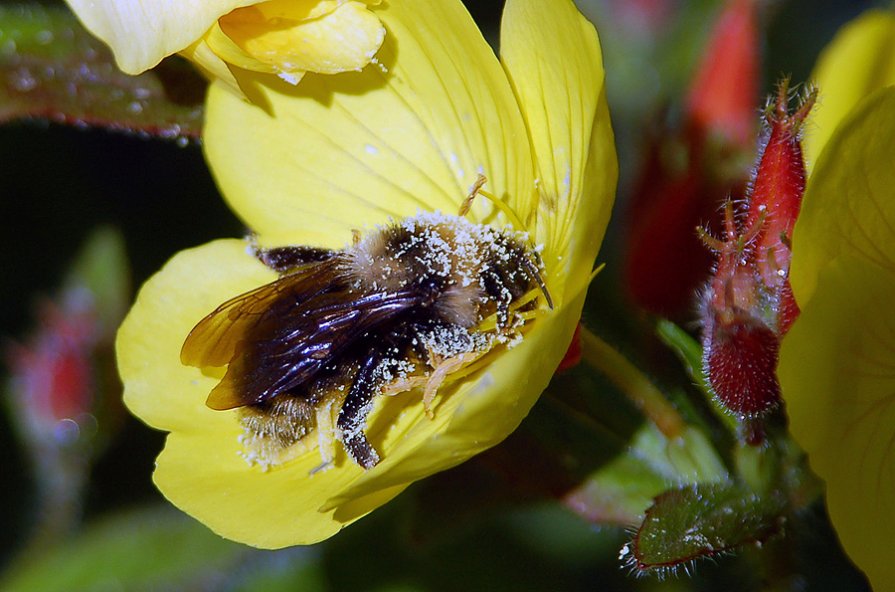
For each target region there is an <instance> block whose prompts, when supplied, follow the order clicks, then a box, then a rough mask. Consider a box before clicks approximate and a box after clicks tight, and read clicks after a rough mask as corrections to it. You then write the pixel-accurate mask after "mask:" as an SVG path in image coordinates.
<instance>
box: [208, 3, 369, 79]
mask: <svg viewBox="0 0 895 592" xmlns="http://www.w3.org/2000/svg"><path fill="white" fill-rule="evenodd" d="M319 4H320V3H318V2H316V1H314V0H304V1H299V2H296V1H295V0H273V1H270V2H263V3H261V4H257V5H255V6H250V7H246V8H242V9H240V10H236V11H233V12H232V13H230V14H228V15H226V16H224V17H222V18H221V19H220V21H219V25H220V27H219V29H218V28H217V27H216V28H215V29H214V31H218V30H219V31H221V33H222V34H223V36H226V38H227V39H229V40H231V41H232V46H233V48H236V49H237V50H239V51H238V52H233V51H232V48H230V46H229V45H223V46H220V47H219V46H217V45H215V44H214V43H212V41H213V40H219V39H220V37H221V36H217V35H210V36H209V38H208V41H209V43H210V44H211V45H212V48H213V49H214V50H215V52H216V53H218V54H219V55H221V57H223V58H224V60H225V61H227V62H230V63H232V64H234V65H237V66H239V67H241V68H246V69H251V70H256V71H260V72H275V73H280V74H283V75H295V76H298V77H300V75H301V73H303V72H306V71H309V72H319V73H323V74H335V73H338V72H345V71H348V70H360V69H361V68H363V67H364V66H366V65H367V64H369V63H370V60H371V59H372V58H373V56H374V55H375V54H376V51H377V50H378V49H379V46H380V45H381V44H382V39H383V37H384V36H385V29H384V28H383V27H382V25H381V23H380V22H379V19H378V18H377V17H376V15H374V14H373V13H372V12H370V11H369V10H367V7H366V5H365V4H363V3H361V2H347V3H344V4H341V5H338V6H335V7H333V9H332V10H331V11H330V12H329V13H327V14H325V15H321V16H316V17H313V18H309V14H310V13H312V12H313V10H314V9H315V8H316V7H318V6H319ZM223 52H228V53H227V54H226V55H225V54H224V53H223Z"/></svg>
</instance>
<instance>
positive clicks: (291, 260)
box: [249, 236, 335, 273]
mask: <svg viewBox="0 0 895 592" xmlns="http://www.w3.org/2000/svg"><path fill="white" fill-rule="evenodd" d="M249 245H250V248H251V250H252V254H253V255H255V257H256V258H257V259H258V260H259V261H261V263H263V264H264V265H266V266H268V267H269V268H271V269H272V270H274V271H276V272H277V273H284V272H287V271H290V270H292V269H295V268H296V267H301V266H302V265H308V264H310V263H320V262H321V261H326V260H328V259H330V258H332V257H333V255H335V251H332V250H330V249H320V248H318V247H306V246H302V245H296V246H289V247H274V248H272V249H263V248H261V247H259V246H258V245H257V244H256V243H255V240H254V237H253V236H250V237H249Z"/></svg>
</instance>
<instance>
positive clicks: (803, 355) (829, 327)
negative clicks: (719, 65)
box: [779, 12, 895, 590]
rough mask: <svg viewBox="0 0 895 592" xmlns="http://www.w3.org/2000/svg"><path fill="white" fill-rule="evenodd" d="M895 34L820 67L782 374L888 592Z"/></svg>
mask: <svg viewBox="0 0 895 592" xmlns="http://www.w3.org/2000/svg"><path fill="white" fill-rule="evenodd" d="M883 31H888V33H886V34H885V35H886V36H885V38H883V37H881V35H882V32H883ZM893 32H895V18H893V16H892V15H891V14H886V13H881V12H874V13H871V14H869V15H866V16H864V17H861V18H860V19H858V20H857V22H856V23H854V24H851V25H849V26H847V27H846V28H845V30H844V32H843V33H841V34H840V35H839V36H838V37H837V39H836V40H835V41H834V43H833V44H832V45H831V47H830V48H829V49H828V50H826V52H825V54H824V56H823V59H822V60H821V62H820V64H819V67H818V71H817V78H818V81H819V88H820V92H821V103H822V104H823V108H822V110H821V111H820V113H819V116H818V118H817V119H816V120H815V124H814V125H815V126H816V131H815V134H816V135H815V140H814V141H815V147H814V148H813V150H814V154H816V155H818V156H817V159H816V163H815V166H814V169H813V172H812V174H811V176H810V178H809V181H808V186H807V189H806V193H805V198H804V202H803V205H802V211H801V214H800V215H799V221H798V223H797V224H796V227H795V230H794V232H793V241H794V243H793V249H792V252H793V259H792V265H791V268H790V281H791V283H792V287H793V291H794V293H795V296H796V300H797V301H798V302H799V304H800V306H801V307H802V313H801V316H800V317H799V319H798V320H797V322H796V323H795V325H794V327H793V329H792V331H790V333H789V334H788V335H787V337H786V338H785V339H784V342H783V347H782V350H781V354H780V366H779V376H780V382H781V385H782V387H783V396H784V398H785V400H786V403H787V410H788V413H789V416H790V421H791V430H792V433H793V435H794V436H795V437H796V439H797V440H798V441H799V443H800V444H801V445H802V446H803V447H804V448H805V450H806V451H807V452H808V455H809V461H810V463H811V466H812V468H813V469H814V470H815V471H816V472H817V473H818V474H819V475H820V476H821V477H822V478H823V479H824V480H825V481H826V484H827V491H826V498H827V507H828V510H829V514H830V518H831V520H832V522H833V524H834V526H835V527H836V531H837V533H838V534H839V538H840V540H841V542H842V545H843V547H844V548H845V550H846V551H847V552H848V554H849V556H850V557H851V558H852V560H853V561H854V562H855V563H856V564H857V565H858V566H859V567H860V568H861V569H863V570H864V571H865V573H866V574H867V576H868V577H869V578H870V581H871V583H872V585H873V587H874V588H875V589H876V590H895V563H893V562H892V548H893V545H895V534H893V533H895V307H893V306H892V303H893V302H895V156H893V150H892V138H895V88H892V87H889V88H883V87H885V86H887V85H890V84H892V83H893V82H895V78H893V74H895V71H893V70H892V69H891V63H892V61H891V57H892V56H893V55H895V43H893V39H895V37H893V36H892V33H893ZM884 41H885V42H884ZM886 64H889V66H888V67H889V70H888V72H887V71H886V69H885V65H886ZM880 75H882V76H880ZM841 85H845V86H846V87H847V88H845V89H841V88H840V86H841ZM875 89H880V90H875ZM874 90H875V92H872V93H871V92H870V91H874ZM867 94H870V96H866V95H867ZM830 126H832V128H833V129H830ZM809 146H811V144H809Z"/></svg>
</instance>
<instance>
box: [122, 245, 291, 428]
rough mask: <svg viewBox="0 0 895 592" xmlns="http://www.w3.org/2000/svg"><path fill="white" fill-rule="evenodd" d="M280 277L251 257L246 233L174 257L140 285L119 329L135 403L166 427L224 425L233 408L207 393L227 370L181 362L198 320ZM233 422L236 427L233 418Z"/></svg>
mask: <svg viewBox="0 0 895 592" xmlns="http://www.w3.org/2000/svg"><path fill="white" fill-rule="evenodd" d="M276 277H277V274H276V273H274V272H273V271H272V270H270V269H268V268H266V267H264V265H262V264H261V263H260V262H259V261H257V260H255V259H254V258H253V257H250V256H247V255H246V244H245V243H244V242H243V241H239V240H221V241H216V242H213V243H209V244H207V245H205V246H203V247H200V248H198V249H193V250H188V251H183V252H182V253H180V254H178V255H177V256H176V257H174V259H172V260H171V262H170V263H169V264H168V265H167V266H166V267H165V268H164V270H163V271H162V272H160V273H158V274H156V275H155V276H154V277H153V278H152V280H151V281H149V282H147V283H146V284H145V285H144V286H143V288H142V289H141V290H140V294H139V295H138V296H137V300H136V302H135V303H134V306H133V308H131V312H130V314H128V317H127V319H125V321H124V323H123V324H122V326H121V329H120V330H119V332H118V352H117V354H118V368H119V370H120V372H121V375H122V378H123V379H124V381H125V385H126V387H127V388H126V391H125V393H124V402H125V403H126V404H127V406H128V408H129V409H130V410H131V411H132V412H133V413H134V414H135V415H137V416H139V417H140V418H141V419H143V421H145V422H146V423H148V424H149V425H151V426H152V427H154V428H158V429H161V430H169V431H170V430H180V429H187V430H190V429H192V428H194V427H195V426H196V425H203V424H204V423H206V422H212V423H215V424H216V426H219V425H220V424H219V422H220V421H221V419H222V418H225V417H226V414H222V413H215V412H214V411H212V410H211V409H209V408H208V407H206V406H205V398H206V397H207V396H208V393H209V392H210V391H211V389H212V388H214V386H215V385H216V384H217V383H218V381H219V380H220V377H219V376H218V377H214V376H202V375H201V374H200V373H199V372H198V371H197V370H196V369H195V368H191V367H189V366H183V365H181V363H180V348H181V346H182V345H183V341H184V339H185V338H186V336H187V335H188V334H189V332H190V330H191V329H192V328H193V327H194V326H195V325H196V323H198V322H199V321H200V320H201V319H202V318H203V317H204V316H205V315H207V314H208V313H209V312H211V311H212V310H214V309H215V308H216V307H217V306H218V305H219V304H220V303H221V302H223V301H224V300H227V299H229V298H231V297H233V296H235V295H236V294H241V293H243V292H246V291H248V290H251V289H252V288H256V287H258V286H260V285H262V284H265V283H267V282H270V281H273V280H274V279H276ZM160 365H162V366H164V367H165V368H166V370H165V371H164V372H160V371H159V370H158V368H159V366H160ZM160 381H161V382H160ZM225 423H226V424H227V425H230V426H231V430H232V429H236V428H234V427H233V426H235V425H236V422H233V421H232V418H227V419H226V420H225Z"/></svg>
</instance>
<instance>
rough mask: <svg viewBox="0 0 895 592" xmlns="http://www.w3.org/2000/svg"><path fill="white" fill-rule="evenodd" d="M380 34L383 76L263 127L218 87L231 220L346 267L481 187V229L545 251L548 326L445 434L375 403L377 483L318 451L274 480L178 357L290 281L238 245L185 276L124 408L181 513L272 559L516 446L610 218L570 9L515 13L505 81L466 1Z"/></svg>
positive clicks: (405, 396) (281, 114)
mask: <svg viewBox="0 0 895 592" xmlns="http://www.w3.org/2000/svg"><path fill="white" fill-rule="evenodd" d="M377 14H378V15H379V16H380V18H381V20H382V22H383V24H384V25H385V27H386V29H387V35H386V38H385V39H386V40H385V43H384V44H383V46H382V48H381V49H380V52H379V54H378V59H379V62H380V64H381V66H382V67H381V68H366V69H364V70H363V71H361V72H352V73H346V74H343V75H340V76H338V77H313V78H311V77H309V78H308V79H306V80H305V81H304V82H303V83H302V84H301V85H300V86H298V87H293V86H289V85H288V84H285V83H279V84H273V85H266V86H265V87H264V88H263V89H262V92H263V93H264V99H265V105H266V106H265V109H260V108H257V107H254V106H253V105H251V104H248V103H245V102H243V101H241V100H240V99H239V98H238V97H236V96H235V95H233V94H232V93H229V92H227V91H226V89H225V88H223V85H221V84H214V85H212V87H211V89H210V94H209V99H208V110H207V122H206V130H205V149H206V155H207V158H208V161H209V163H210V165H211V167H212V170H213V172H214V174H215V176H216V178H217V181H218V183H219V185H220V187H221V189H222V192H223V193H224V196H225V197H226V199H227V201H228V202H229V204H230V206H231V207H232V208H233V209H234V211H236V212H237V214H239V216H241V217H242V218H243V220H244V221H245V222H246V224H247V225H248V226H249V227H250V228H251V229H252V230H253V231H254V232H255V233H256V234H255V240H257V241H258V243H259V244H261V245H262V246H265V247H274V246H282V245H311V246H315V247H324V248H342V247H344V246H345V245H346V244H349V243H351V241H352V231H353V230H361V231H370V230H372V229H374V228H375V227H376V226H377V225H384V224H387V223H389V221H390V220H391V221H400V220H404V219H407V218H410V217H414V216H417V215H418V214H419V213H420V212H437V211H440V212H443V213H445V214H453V213H455V212H457V211H458V209H459V208H460V204H461V203H462V202H463V201H464V199H465V198H466V196H467V194H469V192H470V189H471V187H473V185H474V184H475V183H476V181H477V179H479V177H480V175H484V176H486V177H487V184H486V185H485V189H486V190H487V191H488V192H489V193H490V194H492V195H493V196H494V197H495V198H496V199H497V200H500V201H501V203H502V206H501V207H496V206H495V205H494V204H493V203H492V202H491V201H489V200H486V199H479V200H477V201H476V202H475V203H474V204H473V207H472V210H471V211H470V212H469V213H468V214H467V218H468V219H469V220H470V221H471V222H475V223H487V224H490V225H492V226H494V227H498V228H501V227H504V226H506V225H507V224H509V223H510V221H511V218H515V219H517V220H519V221H520V222H518V223H517V227H516V230H524V231H526V232H527V233H528V235H529V236H530V238H531V240H532V241H533V242H534V243H536V244H537V245H539V246H540V256H541V259H542V260H543V268H544V272H543V275H544V280H545V282H546V285H547V288H548V290H549V293H550V295H551V297H552V300H553V305H554V306H553V308H552V309H548V308H547V307H546V306H542V307H541V308H540V309H539V310H538V311H536V313H535V314H534V318H533V319H531V320H530V321H529V322H528V323H526V325H525V327H524V328H523V329H522V330H521V331H522V336H523V337H522V339H521V341H519V342H518V343H516V344H515V345H514V346H513V347H502V346H501V347H497V348H494V349H492V350H491V351H489V352H488V353H486V354H485V355H484V356H483V357H482V358H481V359H480V360H478V362H477V363H476V365H475V366H474V367H470V368H466V369H465V371H464V372H457V373H456V376H448V377H447V379H446V380H445V381H444V383H443V385H442V386H441V388H440V389H439V390H438V393H437V396H436V398H435V400H434V402H433V406H432V411H433V412H434V416H433V417H431V418H430V417H427V415H426V410H425V405H424V402H423V397H422V392H421V390H420V389H416V390H412V391H410V392H405V393H401V394H398V395H395V396H390V397H377V399H376V404H375V407H374V409H373V411H372V413H371V415H370V417H369V419H368V423H367V429H366V434H367V437H368V438H369V439H370V441H371V443H372V444H373V446H374V447H375V449H376V450H377V451H378V452H379V453H380V455H381V462H379V463H378V464H376V465H375V466H374V467H372V468H371V469H369V470H365V469H363V468H361V467H360V466H359V465H358V464H356V463H354V462H351V461H350V459H346V458H344V455H342V457H341V458H340V457H339V456H337V457H336V459H335V462H334V465H333V466H331V467H330V468H328V469H326V470H320V471H316V472H314V469H315V468H317V467H318V466H319V465H320V463H321V454H320V451H318V450H317V439H316V438H314V437H313V434H312V435H311V436H309V437H308V438H306V439H305V441H303V442H301V443H300V444H301V445H303V448H301V449H299V450H297V451H296V453H295V454H294V455H292V456H291V458H288V460H284V461H282V462H278V463H277V462H275V463H272V464H271V465H270V466H268V467H266V470H265V469H264V468H263V467H260V466H258V465H255V466H252V465H250V464H248V463H247V462H246V461H245V460H244V458H243V455H245V452H246V450H245V447H244V446H243V444H242V443H241V442H240V436H241V435H242V433H243V428H242V425H241V424H240V421H239V414H238V411H237V410H232V411H214V410H212V409H209V408H208V407H207V406H206V405H205V401H206V398H207V397H208V394H209V392H210V391H211V390H212V389H213V388H214V387H215V386H216V385H217V383H218V381H219V380H220V378H221V376H222V374H223V369H214V368H203V369H201V370H200V369H197V368H193V367H187V366H184V365H182V364H181V363H180V359H179V355H180V349H181V346H182V345H183V343H184V339H185V337H186V335H187V334H188V333H189V332H190V330H191V329H192V328H193V327H194V326H195V325H196V323H197V322H199V321H200V320H201V319H202V318H203V317H204V316H205V315H206V314H208V313H209V312H210V311H212V310H214V309H215V307H217V306H218V305H220V304H221V303H222V302H224V301H226V300H228V299H230V298H233V297H235V296H237V295H239V294H242V293H244V292H246V291H248V290H251V289H253V288H257V287H259V286H261V285H263V284H266V283H268V282H270V281H272V280H274V279H275V278H276V277H277V276H276V274H275V273H274V272H273V271H271V270H270V269H268V268H267V267H265V266H264V265H262V264H261V263H259V261H258V260H257V259H256V258H255V257H253V256H252V255H251V254H250V253H247V251H246V245H245V243H244V242H243V241H239V240H221V241H216V242H212V243H210V244H207V245H204V246H201V247H198V248H196V249H192V250H189V251H184V252H182V253H180V254H178V255H176V256H175V257H174V258H173V259H172V260H171V261H170V262H169V263H168V264H167V265H166V266H165V268H164V269H163V270H162V271H161V272H159V273H158V274H157V275H156V276H154V277H153V278H152V279H150V280H149V281H148V282H147V283H146V285H145V286H144V287H143V289H142V290H141V292H140V295H139V297H138V299H137V302H136V303H135V305H134V307H133V309H132V311H131V313H130V315H129V316H128V319H127V320H126V322H125V323H124V325H123V326H122V328H121V332H120V334H119V341H118V356H119V366H120V370H121V374H122V377H123V380H124V384H125V402H126V404H127V405H128V407H129V408H130V410H131V411H132V412H133V413H135V414H136V415H137V416H139V417H140V418H142V419H143V420H144V421H145V422H147V423H148V424H150V425H151V426H153V427H155V428H158V429H162V430H167V431H169V432H170V434H169V435H168V438H167V442H166V445H165V449H164V450H163V452H162V453H161V455H160V456H159V459H158V463H157V468H156V472H155V475H154V480H155V482H156V484H157V485H158V487H159V488H160V489H161V491H162V492H163V493H164V494H165V496H166V497H168V499H169V500H171V501H172V502H173V503H174V504H175V505H177V506H178V507H180V508H181V509H183V510H184V511H186V512H188V513H190V514H192V515H193V516H195V517H196V518H198V519H199V520H201V521H203V522H204V523H206V524H207V525H208V526H210V527H211V528H212V529H214V530H215V531H216V532H218V533H220V534H221V535H223V536H226V537H229V538H232V539H236V540H239V541H243V542H246V543H249V544H252V545H255V546H259V547H266V548H277V547H283V546H287V545H294V544H304V543H312V542H315V541H319V540H322V539H325V538H327V537H329V536H332V535H333V534H335V533H336V532H338V531H339V530H340V529H341V528H343V527H344V526H346V525H347V524H350V523H351V522H353V521H355V520H357V519H358V518H361V517H362V516H364V515H365V514H367V513H368V512H370V511H372V510H373V509H375V508H377V507H378V506H380V505H382V504H384V503H386V502H387V501H389V500H390V499H392V498H393V497H394V496H396V495H397V494H399V493H400V492H401V491H402V490H404V489H405V488H406V487H407V486H408V485H409V484H410V483H411V482H413V481H415V480H417V479H421V478H423V477H426V476H428V475H431V474H432V473H435V472H437V471H441V470H444V469H447V468H450V467H452V466H455V465H457V464H459V463H461V462H463V461H464V460H466V459H468V458H469V457H470V456H472V455H474V454H477V453H478V452H481V451H482V450H484V449H486V448H488V447H490V446H493V445H495V444H497V443H498V442H500V441H501V440H503V439H504V438H505V437H506V436H507V435H508V434H509V433H510V432H511V431H512V430H514V429H515V428H516V426H517V425H518V424H519V423H520V422H521V420H522V419H523V417H525V415H526V414H527V413H528V410H529V409H530V408H531V406H532V405H533V404H534V402H535V401H536V399H537V398H538V396H539V395H540V393H541V392H542V391H543V389H544V388H545V387H546V385H547V383H548V381H549V380H550V377H551V375H552V374H553V372H554V370H555V369H556V367H557V365H558V364H559V362H560V360H561V359H562V357H563V354H564V353H565V351H566V348H567V346H568V344H569V341H570V339H571V337H572V334H573V332H574V330H575V327H576V325H577V322H578V319H579V316H580V313H581V308H582V306H583V302H584V296H585V292H586V289H587V285H588V283H589V281H590V279H591V273H592V269H593V264H594V259H595V257H596V254H597V251H598V248H599V245H600V242H601V240H602V237H603V232H604V229H605V226H606V223H607V221H608V217H609V212H610V208H611V204H612V198H613V194H614V189H615V182H616V177H617V165H616V161H615V152H614V147H613V137H612V131H611V127H610V123H609V115H608V110H607V106H606V100H605V92H604V90H605V89H604V86H603V71H602V65H601V53H600V48H599V42H598V39H597V35H596V32H595V31H594V29H593V27H592V26H591V25H590V24H589V23H588V22H587V21H586V20H585V19H584V18H583V17H582V16H581V15H580V14H579V13H578V11H577V10H576V9H575V7H574V5H573V4H572V2H571V0H509V2H507V5H506V9H505V12H504V16H503V23H502V28H501V61H498V60H497V59H496V57H495V56H494V54H493V52H492V50H491V49H490V47H489V46H488V44H487V43H486V42H485V40H484V39H483V38H482V35H481V33H480V32H479V31H478V30H477V29H476V27H475V25H474V24H473V22H472V20H471V18H470V17H469V15H468V13H467V12H466V11H465V9H464V8H463V6H462V4H461V3H460V2H459V0H390V1H389V2H388V3H387V4H383V6H382V9H381V10H380V11H379V12H378V13H377ZM508 212H512V214H510V215H508V214H507V213H508ZM518 226H522V228H519V227H518ZM466 371H469V372H466Z"/></svg>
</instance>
